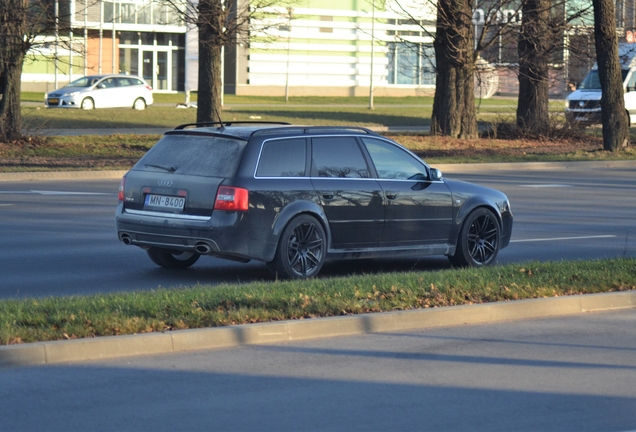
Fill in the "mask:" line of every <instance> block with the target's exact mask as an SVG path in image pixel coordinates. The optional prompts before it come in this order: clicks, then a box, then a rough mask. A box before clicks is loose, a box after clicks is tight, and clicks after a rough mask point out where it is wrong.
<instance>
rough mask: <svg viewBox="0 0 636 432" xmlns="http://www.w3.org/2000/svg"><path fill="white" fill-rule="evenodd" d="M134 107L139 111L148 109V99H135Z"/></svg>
mask: <svg viewBox="0 0 636 432" xmlns="http://www.w3.org/2000/svg"><path fill="white" fill-rule="evenodd" d="M133 109H134V110H137V111H143V110H145V109H146V101H145V100H144V99H143V98H137V99H135V102H134V103H133Z"/></svg>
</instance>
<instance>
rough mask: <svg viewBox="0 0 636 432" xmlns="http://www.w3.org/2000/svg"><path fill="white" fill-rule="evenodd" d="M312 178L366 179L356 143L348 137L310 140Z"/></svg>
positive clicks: (365, 172) (364, 168)
mask: <svg viewBox="0 0 636 432" xmlns="http://www.w3.org/2000/svg"><path fill="white" fill-rule="evenodd" d="M311 175H312V177H336V178H368V177H369V169H368V167H367V163H366V162H365V160H364V156H362V152H361V151H360V147H359V146H358V142H357V141H356V139H355V138H354V137H350V136H345V137H343V136H334V137H324V138H322V137H321V138H313V139H312V170H311Z"/></svg>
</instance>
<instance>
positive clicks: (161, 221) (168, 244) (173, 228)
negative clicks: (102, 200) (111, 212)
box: [115, 204, 263, 260]
mask: <svg viewBox="0 0 636 432" xmlns="http://www.w3.org/2000/svg"><path fill="white" fill-rule="evenodd" d="M248 217H249V215H248V214H247V213H245V212H222V211H215V212H214V214H213V216H212V217H211V218H209V219H207V220H185V219H177V218H173V217H170V215H165V216H158V215H157V214H156V213H153V214H152V215H144V214H139V213H135V214H132V213H127V212H126V211H125V210H123V208H122V206H121V204H120V205H119V207H118V209H117V213H116V216H115V226H116V228H117V237H118V238H119V240H120V241H122V242H123V243H124V244H127V245H134V246H139V247H142V248H150V247H157V248H162V249H169V250H177V251H187V252H196V253H199V254H202V255H211V256H220V257H230V258H237V259H241V260H246V259H247V260H249V259H256V260H263V256H262V255H263V251H262V250H260V249H259V248H258V246H259V245H254V244H253V243H254V241H253V240H251V241H250V238H249V230H248V225H247V219H248ZM255 246H256V247H255Z"/></svg>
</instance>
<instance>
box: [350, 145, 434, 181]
mask: <svg viewBox="0 0 636 432" xmlns="http://www.w3.org/2000/svg"><path fill="white" fill-rule="evenodd" d="M362 142H364V145H365V146H366V147H367V150H368V151H369V154H370V155H371V159H372V160H373V164H374V165H375V169H376V170H377V171H378V177H379V178H381V179H394V180H426V179H428V175H427V172H426V167H425V166H424V164H423V163H422V162H420V161H419V160H417V159H416V158H414V157H413V156H412V155H410V154H409V153H407V152H405V151H404V150H402V149H400V148H399V147H396V146H394V145H393V144H390V143H388V142H386V141H382V140H378V139H373V138H362Z"/></svg>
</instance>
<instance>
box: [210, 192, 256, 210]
mask: <svg viewBox="0 0 636 432" xmlns="http://www.w3.org/2000/svg"><path fill="white" fill-rule="evenodd" d="M248 205H249V192H248V190H247V189H243V188H239V187H233V186H221V187H219V190H218V192H217V193H216V201H215V202H214V210H228V211H247V207H248Z"/></svg>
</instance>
